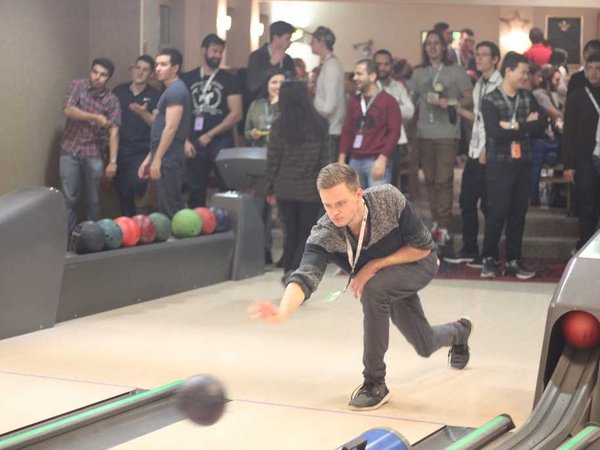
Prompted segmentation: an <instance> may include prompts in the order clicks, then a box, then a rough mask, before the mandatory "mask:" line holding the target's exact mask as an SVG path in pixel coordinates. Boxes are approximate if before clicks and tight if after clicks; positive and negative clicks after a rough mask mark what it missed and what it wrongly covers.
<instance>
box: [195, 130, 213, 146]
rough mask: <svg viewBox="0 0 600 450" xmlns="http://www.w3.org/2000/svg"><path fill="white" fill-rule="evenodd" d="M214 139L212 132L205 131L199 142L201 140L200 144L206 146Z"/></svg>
mask: <svg viewBox="0 0 600 450" xmlns="http://www.w3.org/2000/svg"><path fill="white" fill-rule="evenodd" d="M212 140H213V137H212V135H211V134H210V133H204V134H203V135H202V136H200V137H199V138H198V142H200V145H201V146H202V147H206V146H207V145H208V144H210V141H212Z"/></svg>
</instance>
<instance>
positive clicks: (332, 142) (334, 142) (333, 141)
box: [329, 134, 340, 162]
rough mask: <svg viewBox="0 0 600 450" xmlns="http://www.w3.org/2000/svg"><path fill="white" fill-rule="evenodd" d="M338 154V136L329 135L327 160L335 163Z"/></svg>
mask: <svg viewBox="0 0 600 450" xmlns="http://www.w3.org/2000/svg"><path fill="white" fill-rule="evenodd" d="M339 154H340V136H339V135H336V134H330V135H329V160H330V162H337V160H338V156H339Z"/></svg>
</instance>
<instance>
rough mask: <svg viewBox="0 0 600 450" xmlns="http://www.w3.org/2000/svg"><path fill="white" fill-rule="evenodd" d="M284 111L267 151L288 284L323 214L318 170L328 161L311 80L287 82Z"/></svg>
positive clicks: (282, 98)
mask: <svg viewBox="0 0 600 450" xmlns="http://www.w3.org/2000/svg"><path fill="white" fill-rule="evenodd" d="M279 104H280V114H279V116H278V117H277V118H276V119H275V122H274V123H273V126H272V128H271V136H270V139H269V143H268V147H267V149H268V151H267V154H268V156H267V200H268V202H269V203H270V204H271V205H274V204H275V202H277V207H278V208H279V211H280V213H281V217H282V219H283V223H284V226H283V229H284V238H283V271H284V278H283V282H284V283H285V281H286V279H287V277H288V276H289V274H290V273H292V272H293V271H294V270H296V269H297V268H298V267H299V265H300V260H301V258H302V253H303V251H304V245H305V243H306V239H307V238H308V236H309V235H310V230H311V228H312V226H313V225H314V224H315V222H316V221H317V219H318V218H319V215H320V212H321V202H320V201H319V194H318V192H317V186H316V180H317V175H318V173H319V171H320V170H321V168H322V167H324V166H325V165H326V164H327V163H328V161H329V145H328V132H327V130H328V128H329V125H328V123H327V120H326V119H325V118H324V117H323V116H321V115H320V114H319V113H318V112H317V110H316V109H315V107H314V106H313V101H312V98H311V97H310V94H309V92H308V87H307V86H306V83H304V82H301V81H288V82H285V83H283V84H282V86H281V94H280V100H279Z"/></svg>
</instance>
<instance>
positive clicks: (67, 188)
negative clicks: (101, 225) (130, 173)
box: [59, 153, 104, 236]
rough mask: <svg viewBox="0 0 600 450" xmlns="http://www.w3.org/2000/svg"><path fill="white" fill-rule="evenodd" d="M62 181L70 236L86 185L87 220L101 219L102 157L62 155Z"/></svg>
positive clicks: (60, 169) (75, 223)
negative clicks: (80, 196)
mask: <svg viewBox="0 0 600 450" xmlns="http://www.w3.org/2000/svg"><path fill="white" fill-rule="evenodd" d="M59 171H60V182H61V184H62V191H63V195H64V196H65V202H66V204H67V225H68V227H69V229H68V232H69V236H71V233H72V232H73V229H74V228H75V225H77V203H78V202H79V195H80V192H81V186H82V185H83V186H85V187H84V192H85V203H86V214H87V220H94V221H95V220H99V219H100V185H101V182H102V177H103V176H104V161H103V160H102V158H100V157H97V158H82V157H81V156H80V155H76V154H73V153H62V154H61V155H60V168H59Z"/></svg>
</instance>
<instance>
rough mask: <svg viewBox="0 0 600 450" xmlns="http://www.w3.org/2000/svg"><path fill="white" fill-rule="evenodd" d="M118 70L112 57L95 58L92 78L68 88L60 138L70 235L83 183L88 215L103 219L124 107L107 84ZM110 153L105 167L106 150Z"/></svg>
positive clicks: (114, 166) (80, 80)
mask: <svg viewBox="0 0 600 450" xmlns="http://www.w3.org/2000/svg"><path fill="white" fill-rule="evenodd" d="M114 70H115V66H114V64H113V63H112V61H110V60H109V59H106V58H97V59H95V60H94V61H93V62H92V68H91V71H90V77H89V79H86V78H83V79H77V80H73V81H72V82H71V83H70V84H69V87H68V88H67V93H66V95H65V98H64V101H63V108H64V113H65V117H66V118H67V123H66V125H65V129H64V131H63V135H62V138H61V141H60V147H61V155H60V180H61V184H62V191H63V194H64V196H65V201H66V203H67V215H68V216H67V224H68V227H69V235H71V232H72V231H73V229H74V228H75V225H76V223H77V210H76V208H77V203H78V201H79V194H80V191H81V186H82V185H83V186H84V191H85V200H86V205H87V219H88V220H98V219H100V190H101V188H100V185H101V181H102V177H103V176H104V175H105V174H106V176H107V177H108V178H112V177H114V175H115V173H116V171H117V152H118V147H119V126H120V125H121V107H120V105H119V100H118V99H117V97H116V96H115V95H114V94H113V93H112V92H111V91H109V90H108V89H107V88H106V84H107V83H108V80H110V77H111V76H112V74H113V72H114ZM107 143H108V146H109V150H110V156H109V159H108V164H107V166H106V169H105V167H104V150H105V148H106V144H107Z"/></svg>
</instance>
